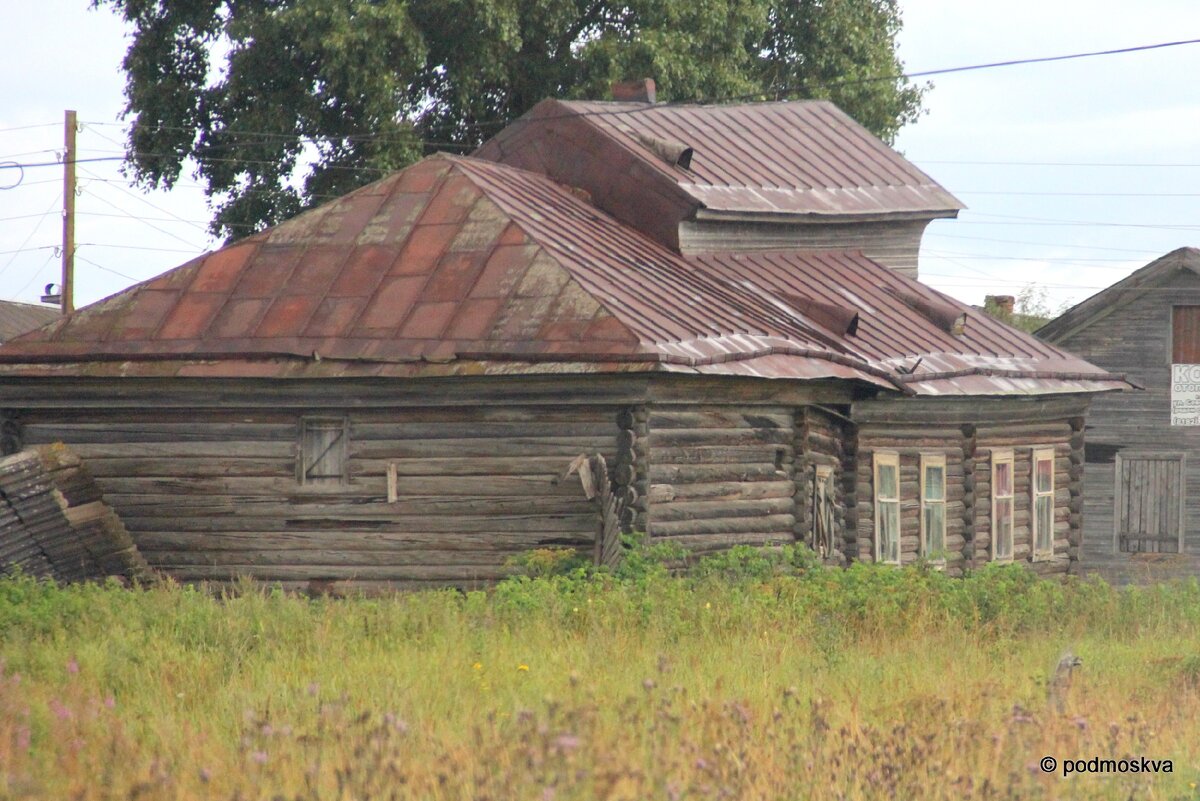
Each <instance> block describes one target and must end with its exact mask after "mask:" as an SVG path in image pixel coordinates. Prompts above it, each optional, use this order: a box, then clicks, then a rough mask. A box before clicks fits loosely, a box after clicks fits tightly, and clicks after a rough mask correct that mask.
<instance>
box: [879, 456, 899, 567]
mask: <svg viewBox="0 0 1200 801" xmlns="http://www.w3.org/2000/svg"><path fill="white" fill-rule="evenodd" d="M881 467H892V468H895V470H896V497H894V498H883V497H880V496H881V492H880V482H879V473H880V468H881ZM872 473H873V479H874V484H873V486H872V494H873V495H874V502H875V561H876V562H878V563H880V564H885V565H900V564H901V563H902V562H903V561H904V554H903V552H902V551H901V550H900V540H901V539H902V538H901V532H900V525H901V516H900V454H899V452H897V451H875V453H874V455H873V459H872ZM884 504H894V508H895V515H896V559H895V560H894V561H893V560H891V559H884V558H883V541H882V539H881V537H880V530H881V529H882V528H883V526H882V522H883V514H882V510H883V505H884Z"/></svg>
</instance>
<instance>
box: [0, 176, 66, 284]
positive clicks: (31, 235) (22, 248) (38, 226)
mask: <svg viewBox="0 0 1200 801" xmlns="http://www.w3.org/2000/svg"><path fill="white" fill-rule="evenodd" d="M61 201H62V192H61V191H60V192H59V193H58V196H57V197H55V198H54V200H52V201H51V202H50V205H49V206H48V207H47V208H46V213H45V214H42V215H40V219H39V220H38V221H37V224H36V225H34V226H33V230H32V231H30V232H29V236H27V237H25V241H24V242H22V243H21V246H20V247H19V248H17V249H16V250H6V251H0V255H8V254H12V257H11V258H10V259H9V260H8V261H6V262H5V263H4V266H3V267H0V274H3V273H4V271H5V270H7V269H8V268H9V267H10V266H11V265H12V263H13V262H14V261H16V258H17V254H19V253H21V252H23V251H25V250H26V248H25V246H26V245H28V244H29V242H30V240H32V239H33V238H34V236H36V235H37V232H38V231H40V230H41V228H42V223H44V222H45V221H46V218H47V217H48V216H50V212H51V211H52V210H53V209H54V207H55V206H57V205H58V204H59V203H60V202H61ZM56 247H57V246H56V245H46V246H44V247H37V248H30V249H29V250H45V249H46V248H56ZM51 258H53V254H51Z"/></svg>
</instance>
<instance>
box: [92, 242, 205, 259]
mask: <svg viewBox="0 0 1200 801" xmlns="http://www.w3.org/2000/svg"><path fill="white" fill-rule="evenodd" d="M77 247H81V248H82V247H89V248H117V249H120V250H152V251H156V252H158V253H188V254H191V255H193V256H198V255H200V254H201V253H203V252H204V250H203V249H202V248H199V249H195V250H181V249H180V248H155V247H149V246H147V245H112V244H107V243H104V242H80V243H79V245H78V246H77Z"/></svg>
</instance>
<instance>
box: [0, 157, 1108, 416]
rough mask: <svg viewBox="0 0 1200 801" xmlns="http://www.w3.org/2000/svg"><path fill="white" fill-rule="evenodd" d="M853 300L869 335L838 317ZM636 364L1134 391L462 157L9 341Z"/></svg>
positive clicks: (826, 264)
mask: <svg viewBox="0 0 1200 801" xmlns="http://www.w3.org/2000/svg"><path fill="white" fill-rule="evenodd" d="M902 298H907V299H908V300H907V301H904V300H900V299H902ZM939 304H941V306H949V308H950V309H951V313H958V311H959V310H961V311H965V312H966V313H967V314H968V316H969V318H970V319H969V322H968V325H967V333H966V334H965V335H964V336H963V337H955V336H952V335H951V334H949V333H947V332H946V331H944V330H942V328H940V327H939V325H940V324H939V323H938V322H937V321H936V320H934V319H932V318H931V317H930V316H929V314H928V313H927V312H924V311H922V309H927V308H932V307H936V306H938V305H939ZM822 309H825V310H826V311H828V309H834V310H835V312H836V311H837V310H839V309H840V310H848V311H849V314H848V315H847V314H842V315H841V316H839V315H838V314H837V313H833V314H828V313H825V312H823V311H822ZM855 312H857V314H858V316H859V324H858V329H857V331H856V333H855V334H853V335H851V334H847V333H846V331H845V330H844V328H845V326H844V325H843V326H842V330H838V327H837V326H836V325H833V324H832V323H830V322H829V321H830V320H837V319H841V320H843V321H844V320H845V319H847V318H848V316H853V314H854V313H855ZM831 326H832V327H831ZM916 356H922V357H924V358H923V362H922V364H920V365H918V366H917V369H916V370H915V371H913V372H911V374H910V373H907V372H905V371H907V370H910V369H911V368H912V364H913V363H914V362H915V358H911V357H916ZM636 370H667V371H671V372H679V371H684V372H704V373H714V374H735V375H751V376H762V377H773V378H798V379H815V378H841V379H850V380H857V381H860V382H865V383H868V384H873V385H876V386H881V387H887V388H891V389H900V390H901V391H913V389H915V390H917V391H921V392H926V391H928V392H931V393H940V392H950V391H956V389H955V388H959V389H958V390H957V391H963V390H962V389H961V388H962V387H967V386H969V382H966V377H967V376H973V377H975V378H976V379H978V381H977V386H978V389H979V393H978V394H993V393H995V392H997V391H999V390H998V387H1000V385H999V384H997V383H996V382H994V381H985V380H983V379H984V378H985V377H987V378H1004V379H1005V380H1008V379H1010V378H1022V379H1028V380H1030V381H1034V382H1035V388H1036V387H1042V388H1043V389H1044V390H1045V391H1056V389H1055V388H1057V387H1059V386H1060V384H1059V383H1056V382H1058V381H1060V380H1080V376H1084V375H1086V376H1089V377H1091V378H1094V379H1095V380H1097V381H1101V382H1104V381H1107V382H1108V384H1112V385H1113V386H1111V387H1110V386H1107V385H1106V386H1105V388H1114V387H1115V386H1121V385H1120V384H1119V383H1116V382H1115V379H1113V378H1112V377H1110V376H1107V375H1106V374H1104V373H1103V372H1102V371H1099V370H1097V369H1096V368H1094V367H1091V366H1090V365H1087V364H1086V363H1084V362H1081V361H1079V360H1077V359H1073V358H1072V357H1069V356H1068V355H1066V354H1064V353H1062V352H1060V351H1057V350H1056V349H1054V348H1052V347H1050V346H1048V345H1045V344H1044V343H1039V342H1038V341H1036V340H1034V339H1032V338H1031V337H1028V336H1026V335H1023V334H1020V333H1019V332H1016V331H1014V330H1013V329H1010V328H1007V327H1006V326H1003V325H1001V324H1000V323H998V322H996V321H993V320H991V318H987V317H985V316H983V315H981V314H977V313H974V312H970V311H967V310H966V307H962V306H961V305H960V304H956V303H955V302H954V301H952V300H950V299H949V298H946V297H945V296H942V295H940V294H939V293H936V292H934V291H933V290H931V289H928V288H927V287H924V286H922V285H921V284H918V283H916V282H915V281H912V280H910V279H907V278H904V277H903V276H901V275H899V274H897V273H895V272H893V271H890V270H888V269H886V268H884V267H881V266H879V265H877V264H874V263H873V262H871V261H870V260H868V259H866V258H864V257H862V256H861V255H855V254H844V253H843V254H821V253H814V254H803V253H796V252H774V253H756V254H746V255H721V256H715V255H714V256H705V257H698V258H695V259H690V260H689V259H685V258H684V257H682V256H680V255H678V254H677V253H675V252H673V251H671V250H669V249H667V248H665V247H663V246H662V245H660V244H658V243H657V242H655V241H654V240H652V239H650V238H648V237H647V236H645V235H643V234H642V233H640V232H638V231H636V230H634V229H632V228H630V227H629V226H626V225H623V224H622V223H620V222H618V221H617V220H615V219H614V218H612V217H610V216H609V215H607V214H606V213H604V212H602V211H600V210H598V209H596V208H595V207H593V206H592V205H591V204H589V203H588V202H587V201H586V200H584V199H582V198H581V197H579V196H577V195H575V194H573V193H572V192H571V191H570V190H568V189H567V188H565V187H563V186H560V185H558V184H556V183H554V182H553V181H551V180H549V179H547V178H545V177H543V176H541V175H537V174H535V173H530V172H525V171H522V170H517V169H515V168H512V167H508V166H505V165H502V164H496V163H493V162H487V161H480V160H476V159H471V158H463V157H450V156H435V157H431V158H429V159H426V160H424V161H422V162H420V163H418V164H416V165H414V166H412V167H410V168H408V169H406V170H404V171H402V172H400V173H397V174H395V175H393V176H390V177H388V178H386V179H384V180H382V181H379V182H377V183H375V184H372V185H370V186H367V187H364V188H362V189H360V190H358V191H356V192H353V193H351V194H350V195H347V196H346V197H344V198H341V199H339V200H337V201H335V202H333V203H330V204H327V205H326V206H322V207H321V208H318V209H315V210H313V211H311V212H308V213H306V214H303V215H300V216H299V217H297V218H295V219H293V220H290V221H288V222H287V223H284V224H283V225H280V226H278V227H276V228H274V229H271V230H269V231H266V232H263V233H261V234H258V235H255V236H253V237H249V238H247V239H245V240H242V241H241V242H238V243H235V244H232V245H230V246H227V247H225V248H223V249H221V250H219V251H216V252H214V253H211V254H207V255H205V256H202V257H200V258H198V259H196V260H194V261H192V262H189V263H188V264H185V265H183V266H181V267H179V268H177V269H175V270H172V271H171V272H168V273H166V274H164V275H162V276H160V277H158V278H156V279H153V280H151V281H148V282H145V283H143V284H140V285H138V286H136V287H133V288H131V289H129V290H127V291H125V292H123V293H121V294H119V295H116V296H114V297H112V298H109V299H107V300H105V301H102V302H101V303H98V304H95V305H93V306H90V307H87V308H85V309H82V310H79V311H77V312H75V313H74V314H72V315H70V316H69V317H67V318H65V319H63V320H61V321H60V322H59V323H58V324H57V325H52V326H48V327H46V328H44V329H42V330H40V331H37V332H34V333H32V334H29V335H26V336H24V337H21V338H18V339H16V340H14V341H12V342H10V343H8V344H7V345H5V346H3V347H0V373H7V374H20V375H59V376H61V375H88V376H130V375H140V376H147V375H157V376H166V375H178V376H230V377H249V376H255V377H271V376H274V377H281V378H282V377H289V378H290V377H316V376H350V375H354V376H363V375H366V376H371V375H388V376H400V375H403V376H415V375H468V374H486V373H505V374H515V373H544V372H570V371H584V372H612V371H620V372H624V371H636ZM954 382H957V383H954ZM1036 382H1042V383H1036ZM910 387H911V388H910ZM1013 387H1014V391H1021V392H1024V391H1027V390H1028V387H1024V386H1021V387H1016V385H1013ZM1006 391H1007V390H1006ZM1059 391H1075V390H1059Z"/></svg>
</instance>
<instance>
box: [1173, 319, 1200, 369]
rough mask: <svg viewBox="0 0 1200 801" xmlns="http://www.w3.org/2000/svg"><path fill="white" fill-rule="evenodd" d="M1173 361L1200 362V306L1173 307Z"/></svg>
mask: <svg viewBox="0 0 1200 801" xmlns="http://www.w3.org/2000/svg"><path fill="white" fill-rule="evenodd" d="M1171 363H1172V364H1200V306H1172V307H1171Z"/></svg>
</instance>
